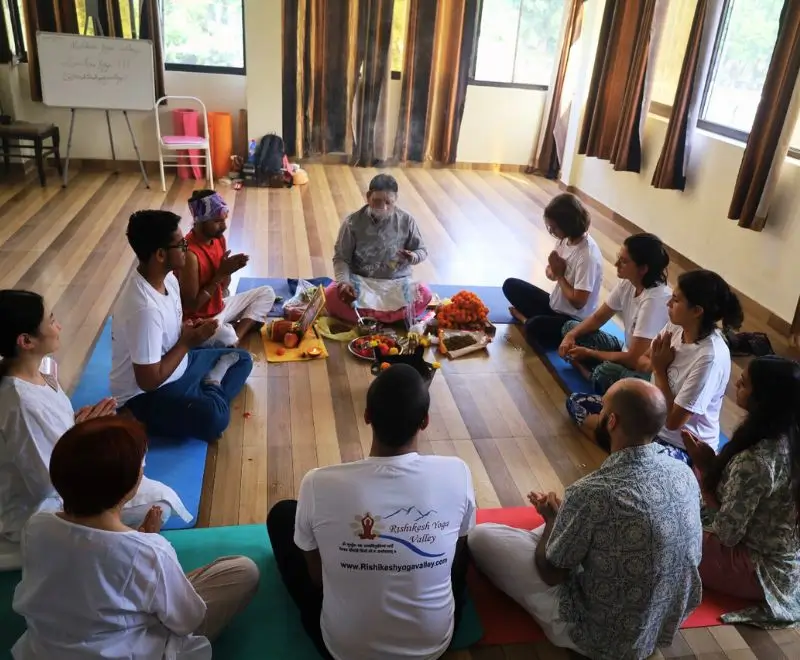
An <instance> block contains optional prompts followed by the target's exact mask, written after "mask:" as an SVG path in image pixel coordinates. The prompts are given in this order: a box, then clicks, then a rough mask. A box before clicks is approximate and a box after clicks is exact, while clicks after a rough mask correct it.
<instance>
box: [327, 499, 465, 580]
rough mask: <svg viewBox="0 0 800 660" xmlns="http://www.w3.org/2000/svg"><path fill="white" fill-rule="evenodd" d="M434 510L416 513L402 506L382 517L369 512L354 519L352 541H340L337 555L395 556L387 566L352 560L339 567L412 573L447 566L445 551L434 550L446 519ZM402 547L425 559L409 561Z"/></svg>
mask: <svg viewBox="0 0 800 660" xmlns="http://www.w3.org/2000/svg"><path fill="white" fill-rule="evenodd" d="M436 513H437V512H436V510H435V509H430V510H420V509H418V508H417V507H416V506H410V507H407V508H406V507H403V508H400V509H397V510H395V511H390V512H389V513H387V514H386V515H384V516H380V515H375V514H373V513H371V512H369V511H366V512H364V513H361V514H358V515H356V516H355V517H354V520H353V522H352V523H350V528H351V529H352V530H353V540H347V541H343V542H342V543H341V544H340V546H339V552H341V553H347V554H348V555H349V556H352V555H373V557H370V559H373V558H374V559H377V557H374V555H386V556H387V559H388V555H398V554H402V555H404V556H405V559H400V558H399V557H398V558H397V559H396V560H395V561H394V562H393V563H391V564H387V563H383V562H380V561H370V562H366V561H362V562H359V561H357V560H359V559H360V558H359V557H353V561H344V558H343V560H342V562H341V564H342V568H346V569H349V570H358V571H391V572H397V571H404V572H407V571H414V570H419V569H423V568H433V567H435V566H440V565H442V564H445V563H447V558H446V555H447V553H446V552H435V551H434V547H435V545H436V541H437V539H438V537H439V534H441V533H442V532H444V531H445V530H447V529H448V528H449V527H450V521H449V520H441V519H438V518H437V517H436ZM402 548H405V549H407V550H410V551H411V552H412V553H413V554H415V555H417V556H418V557H422V558H424V559H426V560H438V561H422V562H409V561H408V559H409V557H408V554H407V553H405V552H402Z"/></svg>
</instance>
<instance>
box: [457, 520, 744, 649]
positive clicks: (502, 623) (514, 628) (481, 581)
mask: <svg viewBox="0 0 800 660" xmlns="http://www.w3.org/2000/svg"><path fill="white" fill-rule="evenodd" d="M477 520H478V523H485V522H493V523H499V524H501V525H509V526H511V527H519V528H521V529H535V528H536V527H539V526H540V525H543V524H544V520H542V518H541V517H540V516H539V514H538V513H537V512H536V509H534V508H533V507H532V506H528V507H510V508H505V509H479V510H478V513H477ZM531 570H533V563H532V562H531ZM467 584H468V585H469V590H470V594H471V595H472V598H473V599H474V600H475V607H476V609H477V610H478V616H479V617H480V620H481V624H482V625H483V638H482V639H481V642H480V643H481V646H486V645H502V644H529V643H531V642H538V641H540V640H543V639H546V638H545V635H544V633H543V632H542V629H541V628H540V627H539V625H538V624H537V623H536V622H535V621H534V620H533V618H532V617H531V616H530V615H529V614H528V613H527V612H526V611H525V610H523V609H522V608H521V607H520V606H519V605H517V603H515V602H514V601H513V600H512V599H511V598H509V597H508V596H506V595H505V594H504V593H502V592H501V591H499V590H498V589H496V588H495V587H494V586H493V585H492V584H491V583H490V582H489V581H488V580H487V579H486V578H485V577H484V576H483V575H482V574H481V573H480V572H479V571H478V570H477V569H475V568H474V567H471V568H470V572H469V574H468V576H467ZM749 604H750V603H748V602H746V601H743V600H740V599H738V598H731V597H730V596H723V595H721V594H716V593H713V592H710V591H708V590H707V589H704V590H703V600H702V602H701V603H700V606H699V607H698V608H697V609H696V610H695V611H694V612H692V614H690V615H689V617H688V618H687V619H686V621H684V623H683V625H682V626H681V628H706V627H712V626H720V625H722V622H721V621H720V620H719V617H720V616H722V615H723V614H725V613H727V612H735V611H736V610H740V609H742V608H744V607H747V606H748V605H749Z"/></svg>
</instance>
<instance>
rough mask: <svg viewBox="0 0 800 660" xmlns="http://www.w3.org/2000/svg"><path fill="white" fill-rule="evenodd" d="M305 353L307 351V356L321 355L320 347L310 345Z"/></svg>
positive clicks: (316, 356)
mask: <svg viewBox="0 0 800 660" xmlns="http://www.w3.org/2000/svg"><path fill="white" fill-rule="evenodd" d="M306 353H308V357H310V358H318V357H319V356H320V355H322V349H321V348H318V347H316V346H312V347H311V348H309V349H308V350H307V351H306Z"/></svg>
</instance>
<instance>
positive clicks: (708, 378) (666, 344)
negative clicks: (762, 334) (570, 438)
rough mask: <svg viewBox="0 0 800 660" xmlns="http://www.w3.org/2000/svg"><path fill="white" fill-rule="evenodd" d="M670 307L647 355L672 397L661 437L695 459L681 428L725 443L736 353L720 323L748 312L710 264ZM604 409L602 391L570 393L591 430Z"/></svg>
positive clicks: (578, 416) (690, 276) (677, 453)
mask: <svg viewBox="0 0 800 660" xmlns="http://www.w3.org/2000/svg"><path fill="white" fill-rule="evenodd" d="M668 309H669V323H667V325H666V326H665V327H664V329H663V330H662V331H661V333H660V334H659V335H658V336H657V337H656V338H655V339H654V340H653V343H652V344H651V347H650V349H649V350H648V352H647V353H646V354H645V356H644V357H645V359H646V361H647V362H648V363H649V367H650V371H652V374H653V376H652V382H653V383H654V384H655V385H656V387H658V389H660V390H661V392H662V393H663V394H664V397H665V398H666V400H667V410H668V413H667V422H666V424H665V425H664V427H663V428H662V429H661V431H660V432H659V433H658V436H657V437H656V439H655V441H656V442H658V443H659V444H661V445H662V446H663V447H664V448H665V450H666V451H667V452H668V453H669V454H670V455H671V456H674V457H675V458H678V459H680V460H682V461H684V462H685V463H687V464H689V465H691V459H690V458H689V455H688V454H687V453H686V449H685V445H684V442H683V438H682V437H681V431H688V432H689V433H691V434H692V435H693V436H694V437H695V438H697V439H698V440H700V441H702V442H704V443H706V444H707V445H709V446H710V447H711V448H712V449H713V450H714V451H716V449H717V447H718V446H719V431H720V427H719V415H720V411H721V410H722V400H723V398H724V396H725V388H726V387H727V385H728V380H729V379H730V375H731V354H730V351H729V350H728V345H727V344H726V343H725V340H724V339H723V336H722V332H720V329H719V327H718V323H720V322H722V326H723V328H726V329H727V328H732V329H736V328H739V327H740V326H741V325H742V321H743V319H744V314H743V312H742V306H741V304H740V303H739V299H738V298H737V297H736V294H735V293H734V292H733V291H732V290H731V288H730V287H729V286H728V284H727V282H725V280H723V279H722V278H721V277H720V276H719V275H717V274H716V273H713V272H711V271H710V270H695V271H692V272H689V273H683V275H681V276H680V277H679V278H678V286H677V288H676V289H675V291H674V292H673V294H672V298H670V301H669V304H668ZM601 409H602V401H601V398H600V397H599V396H597V395H592V394H573V395H571V396H570V397H569V398H568V399H567V410H568V411H569V414H570V416H571V417H572V418H573V419H574V420H575V421H576V422H578V424H580V425H581V426H582V427H583V428H584V430H586V431H587V432H589V431H593V430H594V429H595V428H596V427H597V425H598V422H599V421H600V420H599V412H600V410H601ZM606 449H608V448H607V447H606Z"/></svg>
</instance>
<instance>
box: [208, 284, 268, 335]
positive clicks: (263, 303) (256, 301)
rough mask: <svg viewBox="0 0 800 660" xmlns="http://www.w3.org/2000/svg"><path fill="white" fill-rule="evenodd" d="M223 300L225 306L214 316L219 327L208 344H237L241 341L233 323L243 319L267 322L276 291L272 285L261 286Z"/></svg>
mask: <svg viewBox="0 0 800 660" xmlns="http://www.w3.org/2000/svg"><path fill="white" fill-rule="evenodd" d="M222 302H223V304H224V305H225V306H224V307H223V308H222V311H221V312H220V313H219V314H217V315H216V316H215V317H214V318H215V319H216V320H217V321H218V322H219V328H217V331H216V332H215V333H214V336H213V337H212V338H211V339H209V340H208V341H207V342H206V343H205V345H206V346H226V347H233V346H236V345H237V344H238V343H239V337H238V335H237V334H236V328H234V327H233V323H235V322H236V321H240V320H241V319H252V320H253V321H256V322H258V323H264V322H266V320H267V314H269V310H271V309H272V306H273V305H274V304H275V291H273V290H272V287H270V286H259V287H256V288H255V289H251V290H250V291H244V292H242V293H237V294H236V295H235V296H229V297H228V298H224V299H223V300H222Z"/></svg>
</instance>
